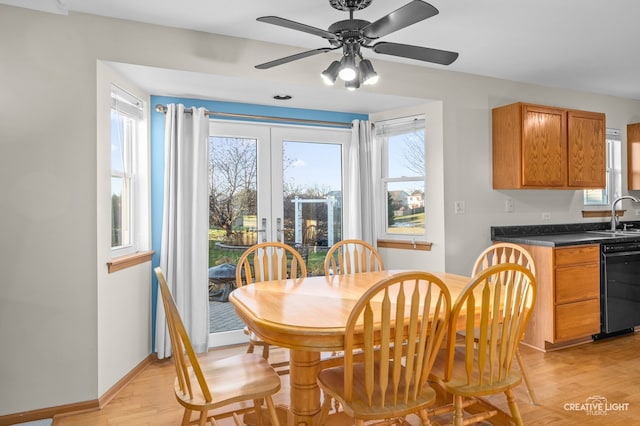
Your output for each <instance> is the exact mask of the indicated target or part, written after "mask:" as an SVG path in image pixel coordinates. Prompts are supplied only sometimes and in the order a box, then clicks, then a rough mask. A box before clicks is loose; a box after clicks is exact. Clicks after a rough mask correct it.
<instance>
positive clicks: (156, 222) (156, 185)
mask: <svg viewBox="0 0 640 426" xmlns="http://www.w3.org/2000/svg"><path fill="white" fill-rule="evenodd" d="M157 104H161V105H167V104H183V105H184V106H185V107H187V108H189V107H198V108H200V107H204V108H206V109H207V110H208V111H217V112H227V113H236V114H251V115H263V116H269V117H281V118H301V119H307V120H321V121H335V122H339V123H351V122H352V121H353V120H368V119H369V116H368V115H366V114H353V113H345V112H335V111H321V110H312V109H300V108H286V107H274V106H265V105H252V104H242V103H235V102H220V101H208V100H201V99H189V98H174V97H168V96H151V105H150V109H151V114H150V121H151V122H150V132H151V134H150V138H151V247H152V249H153V250H155V254H154V255H153V259H152V269H153V268H155V267H156V266H158V265H159V264H160V244H161V239H162V204H163V201H164V113H162V112H157V111H156V110H155V107H156V105H157ZM225 119H229V120H233V118H226V117H225ZM245 121H246V120H245ZM263 122H264V121H263ZM152 275H153V277H152V298H151V300H152V308H151V312H152V324H153V330H152V337H151V338H152V346H153V348H155V338H156V337H155V336H156V333H155V324H156V302H157V297H158V296H157V294H158V281H157V279H156V276H155V274H152Z"/></svg>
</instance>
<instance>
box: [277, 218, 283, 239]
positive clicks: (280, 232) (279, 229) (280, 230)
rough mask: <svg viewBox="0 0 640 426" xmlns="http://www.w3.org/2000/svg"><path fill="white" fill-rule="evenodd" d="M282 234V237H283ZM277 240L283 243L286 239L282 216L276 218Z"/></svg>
mask: <svg viewBox="0 0 640 426" xmlns="http://www.w3.org/2000/svg"><path fill="white" fill-rule="evenodd" d="M281 235H282V238H281ZM276 240H277V241H278V242H279V243H281V242H283V241H284V229H283V228H282V218H279V217H278V218H276Z"/></svg>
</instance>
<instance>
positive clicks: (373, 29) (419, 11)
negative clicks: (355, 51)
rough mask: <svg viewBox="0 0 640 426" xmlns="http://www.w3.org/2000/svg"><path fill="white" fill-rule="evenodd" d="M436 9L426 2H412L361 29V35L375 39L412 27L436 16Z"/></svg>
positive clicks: (415, 0) (417, 0)
mask: <svg viewBox="0 0 640 426" xmlns="http://www.w3.org/2000/svg"><path fill="white" fill-rule="evenodd" d="M438 13H439V12H438V9H436V8H435V7H433V6H432V5H430V4H429V3H427V2H424V1H420V0H413V1H412V2H411V3H407V4H405V5H404V6H402V7H401V8H400V9H397V10H394V11H393V12H391V13H389V14H388V15H386V16H383V17H382V18H380V19H378V20H377V21H375V22H372V23H371V24H369V25H367V26H366V27H364V28H363V34H364V36H365V37H366V38H368V39H376V38H380V37H382V36H385V35H387V34H390V33H392V32H394V31H398V30H400V29H402V28H405V27H408V26H409V25H413V24H415V23H416V22H420V21H422V20H425V19H427V18H431V17H432V16H434V15H437V14H438Z"/></svg>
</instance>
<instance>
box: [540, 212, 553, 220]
mask: <svg viewBox="0 0 640 426" xmlns="http://www.w3.org/2000/svg"><path fill="white" fill-rule="evenodd" d="M542 220H551V213H542Z"/></svg>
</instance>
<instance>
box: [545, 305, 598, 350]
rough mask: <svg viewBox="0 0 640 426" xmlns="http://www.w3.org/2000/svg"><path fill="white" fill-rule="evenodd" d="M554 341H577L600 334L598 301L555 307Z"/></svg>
mask: <svg viewBox="0 0 640 426" xmlns="http://www.w3.org/2000/svg"><path fill="white" fill-rule="evenodd" d="M555 328H556V330H555V331H556V332H555V334H556V341H562V340H571V339H578V338H580V337H585V336H590V335H592V334H596V333H599V332H600V299H591V300H584V301H582V302H575V303H566V304H564V305H558V306H556V327H555Z"/></svg>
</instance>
